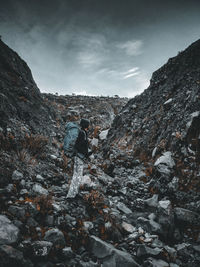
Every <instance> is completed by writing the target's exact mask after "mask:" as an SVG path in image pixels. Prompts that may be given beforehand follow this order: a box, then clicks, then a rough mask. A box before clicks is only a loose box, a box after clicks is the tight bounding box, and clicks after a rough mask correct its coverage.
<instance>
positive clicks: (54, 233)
mask: <svg viewBox="0 0 200 267" xmlns="http://www.w3.org/2000/svg"><path fill="white" fill-rule="evenodd" d="M44 240H45V241H49V242H52V243H53V245H54V246H57V245H58V246H65V237H64V234H63V233H62V232H61V231H60V230H59V229H57V228H53V229H50V230H48V231H47V232H46V233H45V235H44Z"/></svg>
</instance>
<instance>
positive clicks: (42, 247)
mask: <svg viewBox="0 0 200 267" xmlns="http://www.w3.org/2000/svg"><path fill="white" fill-rule="evenodd" d="M31 246H32V250H33V254H34V255H35V256H37V257H45V256H48V255H49V253H50V251H51V249H52V247H53V243H52V242H48V241H35V242H33V243H32V245H31Z"/></svg>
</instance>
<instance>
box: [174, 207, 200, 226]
mask: <svg viewBox="0 0 200 267" xmlns="http://www.w3.org/2000/svg"><path fill="white" fill-rule="evenodd" d="M174 212H175V218H176V219H177V220H178V221H182V222H186V223H190V224H197V225H200V215H199V214H198V213H196V212H193V211H190V210H187V209H184V208H179V207H177V208H174Z"/></svg>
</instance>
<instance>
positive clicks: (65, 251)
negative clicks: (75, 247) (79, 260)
mask: <svg viewBox="0 0 200 267" xmlns="http://www.w3.org/2000/svg"><path fill="white" fill-rule="evenodd" d="M62 255H63V257H64V258H65V259H71V258H72V257H73V256H74V252H73V251H72V249H71V247H64V248H63V249H62Z"/></svg>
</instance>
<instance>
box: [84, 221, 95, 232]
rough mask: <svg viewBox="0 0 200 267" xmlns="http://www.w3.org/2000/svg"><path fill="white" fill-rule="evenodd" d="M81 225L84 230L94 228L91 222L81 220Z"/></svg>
mask: <svg viewBox="0 0 200 267" xmlns="http://www.w3.org/2000/svg"><path fill="white" fill-rule="evenodd" d="M83 227H84V229H85V230H87V231H88V230H91V229H93V228H94V224H93V223H92V222H87V221H86V222H83Z"/></svg>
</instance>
